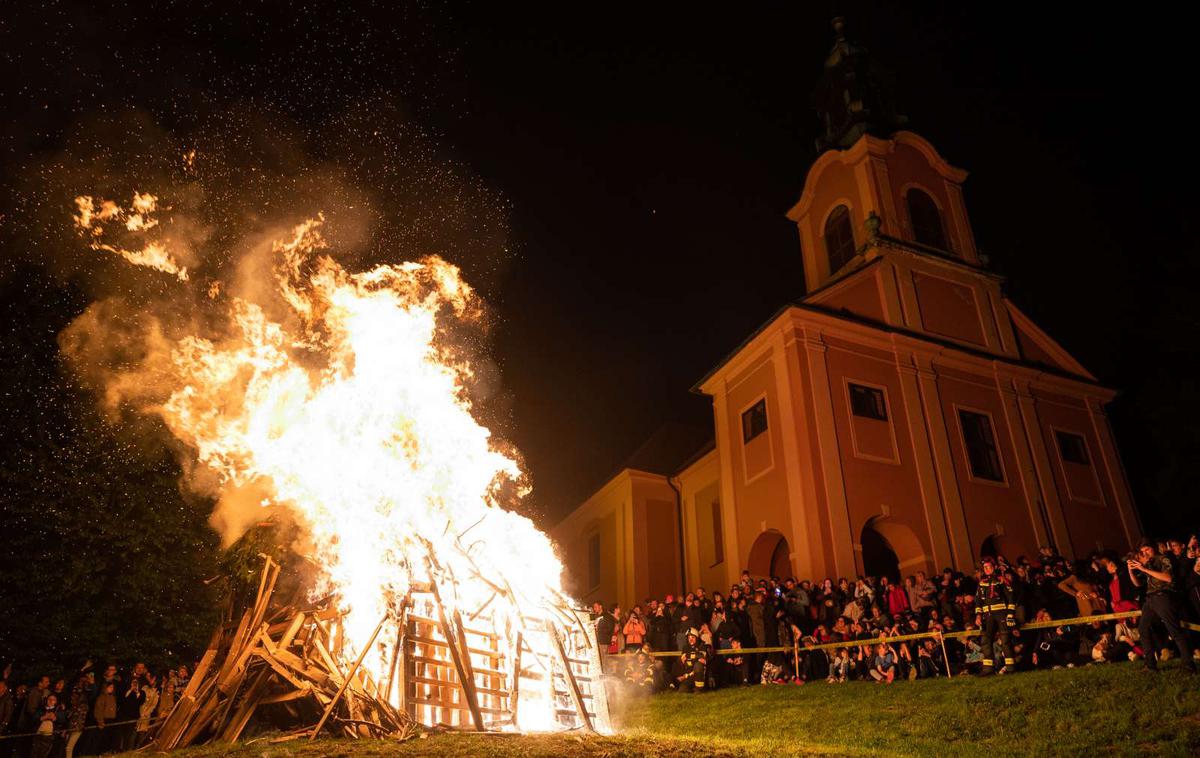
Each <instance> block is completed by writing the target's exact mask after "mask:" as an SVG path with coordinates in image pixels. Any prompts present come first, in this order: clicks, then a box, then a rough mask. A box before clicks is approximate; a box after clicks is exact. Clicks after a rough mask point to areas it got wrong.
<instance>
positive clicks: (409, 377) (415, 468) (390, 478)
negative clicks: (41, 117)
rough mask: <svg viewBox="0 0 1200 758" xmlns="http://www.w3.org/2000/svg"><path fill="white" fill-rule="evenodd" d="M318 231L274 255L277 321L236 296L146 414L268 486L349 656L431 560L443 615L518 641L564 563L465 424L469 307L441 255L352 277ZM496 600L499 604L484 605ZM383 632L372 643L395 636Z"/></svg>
mask: <svg viewBox="0 0 1200 758" xmlns="http://www.w3.org/2000/svg"><path fill="white" fill-rule="evenodd" d="M135 206H136V199H135ZM106 209H107V210H106ZM143 210H144V208H143ZM135 211H136V207H135V208H131V210H130V211H118V210H113V209H111V208H108V206H101V207H100V209H99V210H97V208H96V206H95V205H94V204H90V203H85V202H81V203H79V216H77V223H78V224H79V226H80V227H81V228H83V229H89V228H91V227H92V225H93V224H94V223H96V221H97V218H103V216H104V214H108V216H109V218H114V219H115V218H117V217H118V216H120V217H121V218H123V219H124V220H125V221H127V222H130V223H131V222H132V221H133V219H134V218H135V215H134V212H135ZM143 215H144V214H143ZM322 223H323V221H322V219H320V218H316V219H312V220H309V221H306V222H304V223H302V224H300V225H298V226H296V227H295V228H294V229H293V230H291V232H290V233H289V234H288V235H287V236H286V237H285V239H283V240H281V241H279V242H276V243H275V245H274V249H273V255H274V268H273V274H274V285H275V286H274V287H273V289H274V292H275V293H277V294H278V296H279V297H281V298H282V300H283V302H285V303H286V305H287V310H288V311H289V312H288V313H287V314H286V316H285V317H283V318H280V319H277V320H272V319H271V318H269V317H268V316H267V313H268V311H269V310H270V309H269V308H265V307H264V304H262V303H258V302H253V301H251V300H249V299H244V298H237V297H229V298H228V300H227V302H228V303H229V310H228V316H229V318H230V319H231V323H232V325H233V326H234V328H233V329H232V330H231V332H232V334H233V336H231V337H229V336H227V337H224V338H221V339H219V340H210V339H206V338H204V337H201V336H198V335H193V336H189V337H186V338H184V339H182V340H180V341H178V342H177V343H175V344H174V345H173V346H172V349H171V358H170V369H169V370H168V372H167V373H168V374H171V379H170V381H171V382H172V391H171V392H170V395H169V399H168V400H167V401H166V402H165V403H163V404H162V405H161V406H160V407H158V408H157V409H156V410H157V411H158V413H160V414H161V416H162V418H163V419H164V420H165V422H166V424H167V426H168V427H169V429H170V430H171V432H172V433H173V434H174V435H175V436H177V437H178V438H179V439H180V440H182V441H183V442H184V443H186V444H187V445H188V446H189V447H190V448H191V449H193V450H194V451H195V455H196V457H197V459H198V460H199V461H200V462H201V463H202V464H204V465H205V466H207V467H209V468H210V469H211V470H212V471H214V472H215V473H216V474H217V476H218V477H219V479H220V480H221V482H222V483H223V485H225V486H227V487H229V488H251V489H253V490H256V491H257V490H261V491H263V492H266V493H268V495H267V496H266V498H265V500H264V501H263V505H278V506H282V507H286V508H288V509H291V511H292V512H294V514H295V515H296V517H297V520H298V522H299V523H300V524H301V525H302V526H303V527H304V528H305V529H306V530H307V534H308V536H309V538H310V540H311V543H312V546H313V549H314V555H313V556H312V558H313V559H314V561H315V563H316V564H317V566H318V567H319V569H320V572H321V575H322V581H323V583H324V586H322V587H319V588H317V591H318V592H320V593H322V594H324V593H325V592H327V591H332V592H334V593H335V594H336V595H337V596H338V598H339V606H340V607H341V608H342V609H343V610H344V611H345V613H346V616H345V620H344V624H345V633H346V639H347V642H348V647H349V648H350V649H351V650H352V651H353V652H354V653H355V654H357V653H358V652H361V651H363V649H364V648H365V647H366V646H367V645H368V641H369V640H370V638H371V635H372V633H373V632H374V630H375V628H376V626H377V625H379V623H380V619H382V618H385V617H389V615H392V614H394V612H395V609H396V605H397V603H398V601H399V599H400V598H401V597H403V596H404V595H405V593H406V591H407V590H408V588H409V586H410V583H416V582H420V581H423V580H424V579H425V578H428V577H429V576H430V568H429V564H428V563H427V561H428V560H429V559H430V557H431V556H432V557H433V559H434V561H435V563H436V564H438V565H439V566H440V567H441V568H440V569H439V572H443V573H441V574H440V575H441V576H443V577H444V576H453V577H457V578H458V579H459V580H460V581H454V582H450V583H449V586H444V587H443V589H442V594H443V600H445V601H446V603H447V604H448V605H449V606H450V607H451V608H452V609H453V608H462V609H463V612H464V613H467V612H468V611H470V610H471V609H478V608H480V607H484V606H486V607H488V611H487V613H486V614H485V615H484V616H482V617H481V619H482V620H481V621H479V622H477V623H482V622H483V621H491V623H492V626H493V628H495V629H497V630H498V631H501V632H502V633H506V634H513V633H514V632H513V630H517V629H521V628H523V625H525V624H528V622H529V619H530V618H534V619H538V618H540V619H546V620H550V619H552V617H553V611H552V609H551V606H553V605H555V604H557V605H559V606H561V604H562V601H563V597H564V596H563V595H562V591H561V587H560V584H559V582H560V575H561V572H562V566H561V564H560V562H559V560H558V559H557V557H556V556H555V553H554V549H553V547H552V544H551V542H550V540H549V539H548V538H547V537H546V536H545V535H544V534H543V533H542V532H540V531H539V530H538V529H537V528H536V527H535V526H534V524H533V523H532V522H531V521H530V520H529V519H527V518H525V517H523V516H521V515H518V514H516V513H514V512H511V511H507V510H504V509H503V508H501V507H500V504H499V503H498V496H499V493H500V491H501V488H502V487H507V489H509V490H512V489H513V488H514V487H516V488H518V489H519V479H520V477H521V471H520V469H519V466H518V464H517V462H516V461H515V460H514V459H513V458H512V457H510V456H509V455H507V454H505V453H504V452H502V451H501V450H500V448H499V447H498V446H497V444H496V443H495V442H494V441H493V439H492V437H491V433H490V432H489V431H488V429H487V428H485V427H484V426H482V425H481V424H480V423H479V422H478V421H476V419H475V418H474V416H473V414H472V407H471V403H470V400H469V397H468V393H467V390H466V385H467V383H468V382H469V381H470V379H471V376H472V374H471V368H470V365H469V364H468V363H467V361H466V360H465V359H464V358H462V357H461V356H462V353H461V352H460V351H457V350H455V349H453V348H454V345H452V344H447V343H446V340H445V339H444V337H443V336H442V335H444V334H445V333H446V327H448V326H449V327H454V328H461V327H462V326H463V325H464V324H469V323H471V322H472V321H473V320H475V319H477V318H478V316H479V304H478V302H477V298H476V295H475V293H474V292H473V291H472V289H471V288H470V287H469V286H468V285H467V284H466V283H465V282H464V281H463V279H462V277H461V275H460V272H459V270H458V268H457V267H455V266H453V265H451V264H450V263H447V262H446V261H444V260H442V259H441V258H438V257H428V258H425V259H423V260H421V261H419V262H408V263H402V264H399V265H382V266H378V267H376V268H372V269H370V270H367V271H363V272H360V273H350V272H348V271H346V270H345V269H344V268H343V267H342V266H340V265H339V264H338V263H337V262H335V261H334V260H333V258H332V257H330V256H329V255H327V254H323V253H322V250H323V249H324V248H325V247H326V243H325V241H324V239H323V238H322V235H321V230H322ZM130 228H131V230H132V227H130ZM127 257H128V256H127ZM134 262H137V261H134ZM180 278H183V275H182V273H180ZM208 294H209V296H210V297H213V298H221V297H223V295H222V294H221V292H220V289H219V288H211V287H210V289H209V293H208ZM218 302H225V301H223V300H220V299H218ZM479 578H482V579H484V580H485V581H479V580H478V579H479ZM498 588H499V589H502V590H504V591H505V595H506V597H507V598H508V601H507V602H500V603H490V601H491V600H492V599H494V598H493V597H491V596H492V595H493V594H494V593H496V591H497V589H498ZM509 593H511V594H509ZM489 603H490V604H489ZM393 617H394V616H393ZM391 623H392V625H391V627H390V628H391V630H392V631H391V632H390V634H386V635H380V637H379V639H380V640H381V641H383V640H389V641H390V640H394V639H395V626H394V621H393V622H391ZM505 630H507V631H505ZM525 639H526V642H527V644H531V645H534V646H538V645H541V646H546V645H548V644H549V643H548V642H547V641H546V640H545V639H543V640H542V641H540V642H539V641H538V639H537V635H529V636H527V637H526V638H525ZM534 652H535V654H537V653H538V652H542V653H543V654H545V653H546V652H548V651H546V650H543V651H538V650H536V649H535V650H534ZM388 658H389V649H388V643H385V644H380V643H376V644H375V645H372V646H371V647H370V649H368V650H367V651H366V658H365V661H364V666H366V667H367V668H368V670H369V671H371V672H373V673H374V675H375V678H376V681H382V680H384V679H386V678H387V675H386V671H387V667H388V666H389V665H390V664H389V662H388ZM545 694H546V697H545V703H546V707H545V708H543V709H538V708H536V707H533V704H532V703H531V704H530V705H529V706H523V711H522V719H521V723H522V726H523V727H526V728H529V727H531V726H532V727H535V728H536V727H546V726H550V725H552V724H553V723H554V722H553V705H552V704H551V703H550V701H551V700H552V696H551V695H550V693H549V692H547V693H545ZM531 695H532V697H530V696H529V695H523V696H522V702H523V703H525V702H527V697H528V698H529V699H530V700H536V699H537V697H536V693H531ZM531 720H532V721H531Z"/></svg>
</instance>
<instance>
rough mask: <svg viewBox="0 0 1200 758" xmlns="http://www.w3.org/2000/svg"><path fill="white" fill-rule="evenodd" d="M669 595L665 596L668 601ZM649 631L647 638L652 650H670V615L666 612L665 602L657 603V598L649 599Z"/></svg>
mask: <svg viewBox="0 0 1200 758" xmlns="http://www.w3.org/2000/svg"><path fill="white" fill-rule="evenodd" d="M670 597H671V596H670V595H668V596H667V599H668V601H670ZM649 605H650V631H649V640H650V648H651V649H652V650H670V649H671V616H670V614H669V613H668V612H667V606H666V604H663V603H659V602H658V601H657V600H651V601H650V603H649Z"/></svg>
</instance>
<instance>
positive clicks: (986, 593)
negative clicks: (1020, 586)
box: [975, 556, 1017, 676]
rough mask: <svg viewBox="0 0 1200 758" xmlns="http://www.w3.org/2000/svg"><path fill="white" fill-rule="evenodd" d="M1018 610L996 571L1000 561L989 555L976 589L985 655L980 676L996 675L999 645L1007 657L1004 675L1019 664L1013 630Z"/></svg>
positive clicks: (976, 620) (982, 646) (976, 612)
mask: <svg viewBox="0 0 1200 758" xmlns="http://www.w3.org/2000/svg"><path fill="white" fill-rule="evenodd" d="M1016 610H1017V606H1016V603H1014V602H1013V594H1012V588H1011V587H1009V586H1008V583H1007V582H1005V581H1004V577H1003V576H1002V575H1001V574H1000V573H999V572H997V571H996V559H995V558H992V557H991V556H985V557H984V558H983V575H982V576H981V577H979V586H978V587H977V588H976V590H975V623H976V625H978V626H979V630H980V647H981V649H982V652H983V668H982V670H980V672H979V675H980V676H989V675H991V674H994V673H996V665H995V664H996V657H995V655H994V654H995V653H996V652H997V651H996V650H995V647H996V643H999V648H1000V650H999V651H998V652H999V653H1000V654H1001V655H1003V656H1004V665H1003V666H1002V667H1001V668H1000V673H1001V674H1003V673H1006V672H1007V671H1009V670H1010V668H1011V667H1012V666H1013V665H1014V664H1015V663H1016V661H1015V660H1014V659H1013V650H1012V642H1011V641H1010V637H1011V634H1012V631H1011V630H1012V629H1013V627H1015V626H1016V625H1017V620H1016V615H1015V614H1016Z"/></svg>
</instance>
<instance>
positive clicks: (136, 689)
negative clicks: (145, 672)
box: [117, 676, 146, 750]
mask: <svg viewBox="0 0 1200 758" xmlns="http://www.w3.org/2000/svg"><path fill="white" fill-rule="evenodd" d="M144 702H146V696H145V695H144V694H142V687H141V684H140V683H139V682H138V680H137V678H136V677H132V676H131V677H129V685H128V686H127V687H126V688H125V691H124V692H123V693H121V696H120V697H119V698H117V721H119V722H121V723H120V724H119V725H118V726H117V746H118V747H117V749H118V750H132V749H133V738H134V734H135V733H136V731H137V724H136V723H135V722H136V721H137V720H138V719H139V718H140V717H141V715H142V703H144Z"/></svg>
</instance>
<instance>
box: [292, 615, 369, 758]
mask: <svg viewBox="0 0 1200 758" xmlns="http://www.w3.org/2000/svg"><path fill="white" fill-rule="evenodd" d="M385 621H387V614H384V617H383V618H381V619H379V623H378V624H377V625H376V626H375V631H374V632H372V633H371V639H370V640H368V641H367V644H366V645H363V649H362V650H361V651H360V652H359V654H358V658H357V660H355V661H354V665H353V666H351V667H350V671H349V672H347V674H346V680H345V681H344V682H342V686H341V687H340V688H338V692H337V694H336V695H334V696H333V700H331V701H330V702H329V705H327V706H325V712H324V713H322V714H321V720H320V721H318V722H317V725H316V726H315V727H313V730H312V734H311V735H310V736H309V739H310V740H314V739H316V738H317V735H318V734H320V732H321V727H323V726H325V722H326V721H328V720H329V714H330V713H331V712H332V711H333V707H334V706H335V705H337V701H338V700H339V699H341V697H342V694H343V693H344V692H345V691H346V688H347V687H348V686H350V680H351V679H352V678H353V677H354V674H355V672H357V671H358V667H359V666H361V665H362V662H363V658H366V657H367V651H369V650H370V649H371V646H372V645H374V644H375V637H376V636H378V635H379V630H380V629H382V628H383V622H385Z"/></svg>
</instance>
